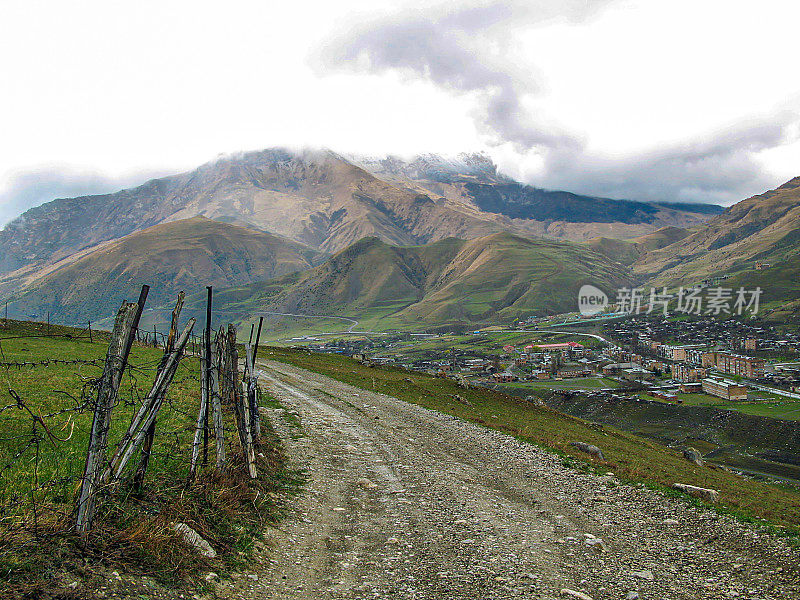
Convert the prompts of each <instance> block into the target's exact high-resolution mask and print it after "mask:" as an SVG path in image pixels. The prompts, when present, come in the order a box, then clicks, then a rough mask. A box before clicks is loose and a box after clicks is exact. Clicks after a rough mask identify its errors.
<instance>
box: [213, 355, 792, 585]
mask: <svg viewBox="0 0 800 600" xmlns="http://www.w3.org/2000/svg"><path fill="white" fill-rule="evenodd" d="M261 368H262V373H263V375H262V379H261V382H262V384H263V385H265V386H267V387H268V388H269V389H270V391H271V393H272V394H273V395H275V396H276V397H277V398H279V400H280V402H281V403H282V405H283V406H284V407H285V409H265V413H266V415H267V417H268V418H270V420H271V421H272V423H273V424H274V426H275V428H276V430H277V431H278V432H279V434H280V435H281V437H282V438H283V439H284V441H285V444H286V446H287V450H288V453H289V455H290V456H291V459H292V460H293V461H294V464H295V466H297V467H298V468H303V469H305V470H306V472H307V476H308V481H307V484H306V486H305V488H304V491H303V493H301V494H300V495H298V496H297V497H296V498H295V499H294V500H293V503H292V506H291V508H290V514H289V515H288V517H287V518H286V519H285V520H284V521H282V522H281V523H280V525H279V526H278V527H277V528H271V529H270V530H269V531H268V532H267V536H266V540H265V543H266V548H263V549H262V550H261V551H260V552H259V555H258V557H257V562H256V564H255V565H254V566H253V568H252V569H251V570H250V571H247V572H244V573H242V574H240V575H239V576H238V578H237V579H234V580H233V581H231V582H226V583H223V584H221V585H220V586H219V587H218V593H219V594H220V595H221V596H223V597H224V596H228V597H235V598H259V599H260V598H266V599H273V598H275V599H277V598H279V599H282V600H285V599H290V598H310V599H314V598H364V599H366V598H409V599H420V600H421V599H459V600H462V599H464V600H466V599H472V598H475V599H478V598H480V599H490V598H553V599H555V598H560V599H563V598H584V599H585V598H586V597H589V598H593V599H594V600H600V599H606V598H609V599H611V598H620V599H625V598H628V599H632V598H642V599H653V600H667V599H673V598H676V599H677V598H686V599H692V600H697V599H705V598H709V599H711V598H737V597H738V598H746V599H748V600H755V599H768V598H769V599H772V598H775V599H777V598H781V599H786V598H800V578H799V577H800V576H799V575H798V574H799V573H800V561H799V560H798V558H800V553H799V552H798V551H796V550H793V549H791V548H790V547H789V546H788V544H787V543H785V542H783V541H781V540H778V539H775V538H773V537H771V536H769V535H767V534H766V533H764V532H759V531H757V530H755V529H753V528H751V527H749V526H745V525H742V524H740V523H738V522H736V521H734V520H733V519H730V518H728V517H724V516H719V515H717V514H715V513H711V512H708V511H705V510H701V509H697V508H695V507H692V506H690V505H689V504H687V503H685V502H683V501H681V500H678V499H673V498H666V497H664V496H662V495H660V494H658V493H655V492H651V491H649V490H646V489H642V488H638V487H633V486H628V485H620V484H619V483H618V482H617V481H616V480H615V479H614V477H613V476H597V475H589V474H585V473H582V472H576V471H574V470H571V469H568V468H565V467H564V466H562V464H561V460H560V459H559V458H558V457H557V456H555V455H553V454H550V453H547V452H545V451H542V450H540V449H537V448H536V447H533V446H531V445H528V444H525V443H521V442H519V441H517V440H515V439H514V438H511V437H509V436H507V435H503V434H501V433H498V432H495V431H492V430H489V429H485V428H482V427H479V426H476V425H472V424H469V423H465V422H463V421H461V420H458V419H455V418H453V417H450V416H448V415H444V414H441V413H437V412H433V411H429V410H426V409H423V408H420V407H418V406H414V405H411V404H408V403H405V402H402V401H400V400H397V399H394V398H391V397H388V396H385V395H382V394H375V393H371V392H368V391H365V390H361V389H358V388H354V387H351V386H348V385H345V384H342V383H339V382H337V381H335V380H333V379H330V378H327V377H324V376H322V375H318V374H316V373H312V372H309V371H304V370H302V369H298V368H295V367H293V366H290V365H286V364H282V363H276V362H263V363H262V364H261ZM298 419H299V422H300V427H299V428H298V427H297V421H298ZM581 594H584V595H581Z"/></svg>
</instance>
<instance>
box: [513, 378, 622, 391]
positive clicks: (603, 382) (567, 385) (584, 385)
mask: <svg viewBox="0 0 800 600" xmlns="http://www.w3.org/2000/svg"><path fill="white" fill-rule="evenodd" d="M503 387H512V388H520V389H532V390H590V389H592V390H599V389H602V388H618V387H619V383H618V382H616V381H614V380H613V379H608V378H607V377H575V378H574V379H562V380H560V381H559V380H555V379H542V380H538V381H513V382H511V383H504V384H503Z"/></svg>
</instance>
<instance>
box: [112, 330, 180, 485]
mask: <svg viewBox="0 0 800 600" xmlns="http://www.w3.org/2000/svg"><path fill="white" fill-rule="evenodd" d="M194 323H195V320H194V319H189V322H188V323H187V324H186V327H185V328H184V330H183V333H181V336H180V338H179V339H178V343H177V348H176V349H175V350H173V351H172V352H171V353H170V354H169V356H168V358H167V360H166V362H165V364H164V368H163V369H162V370H161V371H160V372H159V373H158V374H157V375H156V378H155V381H154V382H153V387H152V388H151V390H150V393H149V394H148V395H147V397H146V398H145V402H144V403H143V405H144V406H147V411H146V417H144V418H143V419H139V420H138V422H136V421H135V422H133V423H131V426H130V428H129V429H128V433H129V434H130V432H131V430H133V431H134V434H133V435H128V434H126V438H127V439H128V443H127V445H126V446H125V447H124V448H122V447H121V450H122V452H118V453H117V456H115V459H114V460H113V461H112V463H111V465H110V466H109V467H108V469H106V472H105V473H104V476H103V479H104V480H108V479H115V480H116V479H119V477H120V474H121V473H122V471H123V470H124V469H125V465H126V464H127V463H128V461H129V460H130V457H131V456H132V455H133V453H134V452H136V451H137V450H138V449H139V448H140V447H141V446H142V444H143V443H144V441H145V439H146V437H147V433H148V432H149V431H150V429H152V428H153V426H154V423H155V420H156V416H157V415H158V411H159V410H160V408H161V404H162V403H163V402H164V398H165V396H166V395H167V389H168V388H169V385H170V383H172V378H173V377H174V376H175V371H177V369H178V364H179V362H180V360H181V357H182V356H183V351H184V349H185V348H186V343H187V342H188V341H189V334H190V333H191V332H192V328H193V327H194ZM140 412H141V411H140ZM137 417H138V414H137ZM139 425H141V427H139ZM136 428H138V431H136Z"/></svg>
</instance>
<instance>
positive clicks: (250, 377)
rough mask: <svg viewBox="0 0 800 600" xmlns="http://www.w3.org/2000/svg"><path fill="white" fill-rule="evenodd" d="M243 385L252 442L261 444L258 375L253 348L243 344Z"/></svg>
mask: <svg viewBox="0 0 800 600" xmlns="http://www.w3.org/2000/svg"><path fill="white" fill-rule="evenodd" d="M244 369H245V377H244V382H243V383H244V387H245V390H246V397H247V409H248V410H249V411H250V425H251V427H252V430H253V443H254V444H255V445H256V446H258V445H260V444H261V415H260V414H259V412H258V375H257V374H256V368H255V364H254V362H253V348H252V346H250V344H245V358H244Z"/></svg>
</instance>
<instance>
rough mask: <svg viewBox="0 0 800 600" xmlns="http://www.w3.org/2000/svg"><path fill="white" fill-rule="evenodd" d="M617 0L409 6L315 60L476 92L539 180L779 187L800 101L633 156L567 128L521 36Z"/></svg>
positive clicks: (667, 195) (663, 192)
mask: <svg viewBox="0 0 800 600" xmlns="http://www.w3.org/2000/svg"><path fill="white" fill-rule="evenodd" d="M612 1H613V0H609V1H603V2H587V1H578V0H576V1H569V2H557V1H547V0H539V1H532V2H524V3H522V2H517V3H509V2H492V3H488V4H486V3H483V4H469V5H466V6H464V7H462V8H461V9H460V10H456V11H452V10H451V11H449V12H445V11H442V12H441V13H437V12H436V9H432V10H429V11H427V12H426V13H424V14H423V13H413V14H408V13H403V14H401V15H399V16H392V17H388V18H384V19H382V20H379V21H374V22H371V23H368V24H366V25H364V26H362V27H360V28H356V29H354V30H352V31H350V32H348V33H346V34H344V35H341V36H339V37H336V38H333V39H330V40H328V41H327V42H326V43H324V44H323V46H321V47H320V48H319V49H318V50H317V52H316V53H315V54H314V55H313V57H312V61H311V62H312V65H314V66H315V67H316V69H317V71H318V72H322V73H330V72H332V71H345V72H354V73H361V74H372V75H376V74H383V73H387V72H395V73H399V74H401V75H404V76H406V77H411V78H416V79H421V80H425V81H429V82H431V83H433V84H435V85H437V86H439V87H440V88H442V89H445V90H447V91H449V92H451V93H454V94H458V95H469V96H470V97H471V98H474V101H475V107H476V108H475V112H474V118H475V122H476V126H477V127H478V130H479V131H480V132H481V133H482V134H484V135H485V136H486V140H487V143H489V144H490V145H495V146H500V145H511V146H512V147H513V148H514V149H515V151H516V152H517V153H518V154H521V155H533V156H535V157H537V161H536V162H537V164H538V165H539V167H540V168H538V169H537V173H536V174H535V175H532V176H531V177H530V179H529V181H530V182H531V183H534V184H536V185H541V186H545V187H551V188H559V189H567V190H571V191H576V192H582V193H588V194H594V195H603V196H609V197H615V198H631V199H640V200H670V201H701V202H702V201H705V202H722V203H730V202H732V201H735V200H737V199H741V198H742V197H743V195H745V194H749V193H754V192H755V191H758V190H763V189H766V188H767V187H768V186H770V185H774V183H775V182H774V181H771V180H770V179H769V177H768V176H767V175H766V174H765V173H764V169H763V166H762V165H761V164H760V162H759V160H758V154H759V153H760V152H762V151H765V150H769V149H771V148H777V147H779V146H781V145H784V144H786V143H789V142H791V141H793V140H796V139H797V135H796V131H797V129H798V123H800V110H798V107H800V102H799V101H798V99H797V98H794V99H792V100H791V101H790V102H789V103H788V104H787V105H786V106H785V107H784V108H783V109H781V110H778V111H777V112H776V113H775V114H772V115H766V116H763V117H759V118H757V119H743V120H741V121H740V122H734V123H731V125H730V127H728V128H725V129H724V130H719V131H713V132H710V133H708V134H706V135H703V136H698V137H697V138H696V139H689V140H686V141H684V142H682V143H676V144H672V145H669V146H662V147H658V148H653V149H651V150H650V151H645V152H641V153H638V154H636V155H629V156H622V157H616V156H615V157H611V156H604V155H603V154H601V153H598V152H597V151H592V152H590V151H589V150H587V148H586V144H585V141H584V135H583V134H582V133H581V132H575V131H569V130H568V129H567V128H564V127H562V126H559V125H558V124H556V123H555V122H554V121H553V120H552V119H550V118H549V117H548V116H547V115H546V114H545V112H544V111H543V110H542V109H541V108H540V107H539V106H537V103H536V100H537V98H539V97H541V96H542V95H543V93H544V91H545V90H546V85H547V82H546V81H545V80H544V78H543V77H542V75H541V74H539V73H538V72H537V71H536V69H535V68H533V67H531V66H528V65H526V66H524V67H523V66H521V64H520V62H519V60H518V57H514V56H513V54H514V53H513V52H512V51H511V49H512V47H513V39H514V37H515V35H517V34H518V33H519V32H521V31H523V30H525V29H526V28H527V29H530V28H532V27H536V26H538V25H540V24H542V23H545V22H553V21H561V22H566V23H582V22H585V21H586V20H588V19H591V18H593V17H594V16H596V15H597V14H599V12H600V11H602V9H603V8H604V7H606V6H607V5H609V4H611V3H612ZM653 118H657V115H656V114H654V116H653ZM792 132H795V133H794V134H793V133H792Z"/></svg>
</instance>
